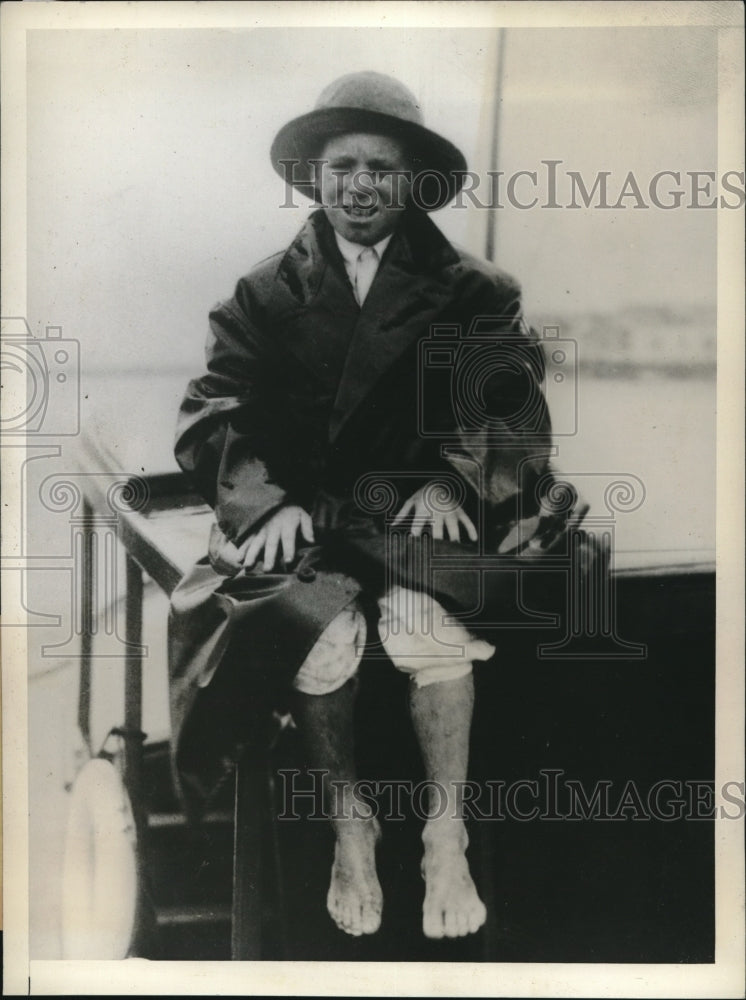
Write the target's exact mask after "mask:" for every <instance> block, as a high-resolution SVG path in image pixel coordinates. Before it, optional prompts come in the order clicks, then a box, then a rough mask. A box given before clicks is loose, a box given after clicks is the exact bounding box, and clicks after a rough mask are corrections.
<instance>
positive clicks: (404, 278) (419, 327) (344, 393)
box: [272, 210, 460, 441]
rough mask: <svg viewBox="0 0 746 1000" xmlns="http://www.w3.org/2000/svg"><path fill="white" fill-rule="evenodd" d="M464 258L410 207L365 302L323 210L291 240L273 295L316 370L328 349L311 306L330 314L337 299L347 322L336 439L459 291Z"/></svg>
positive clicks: (293, 340)
mask: <svg viewBox="0 0 746 1000" xmlns="http://www.w3.org/2000/svg"><path fill="white" fill-rule="evenodd" d="M459 261H460V257H459V255H458V253H457V252H456V250H455V249H454V248H453V247H452V246H451V244H450V243H449V242H448V240H447V239H446V238H445V236H443V234H442V233H441V232H440V230H439V229H438V228H437V226H435V224H434V223H433V222H431V221H430V219H429V218H428V217H427V216H426V215H425V214H424V213H422V212H420V211H417V210H411V211H408V212H407V213H406V214H405V217H404V219H403V221H402V224H401V225H400V227H399V228H398V229H397V231H396V232H395V233H394V237H393V239H392V240H391V242H390V243H389V245H388V247H387V248H386V252H385V254H384V257H383V259H382V261H381V264H380V267H379V269H378V272H377V274H376V277H375V280H374V282H373V285H372V286H371V289H370V291H369V292H368V295H367V297H366V299H365V303H364V306H363V307H362V309H361V308H360V307H359V306H358V305H357V303H356V301H355V298H354V294H353V291H352V287H351V285H350V283H349V280H348V278H347V275H346V272H345V268H344V262H343V260H342V256H341V254H340V252H339V248H338V246H337V243H336V240H335V239H334V233H333V230H332V228H331V226H330V225H329V222H328V221H327V219H326V216H325V214H324V212H323V211H322V210H319V211H317V212H314V213H313V215H311V217H310V218H309V219H308V221H307V222H306V224H305V225H304V226H303V228H302V229H301V231H300V232H299V233H298V235H297V237H296V238H295V240H293V242H292V244H291V245H290V247H289V248H288V250H287V252H286V253H285V255H284V256H283V258H282V260H281V262H280V265H279V268H278V270H277V276H276V280H275V284H274V289H273V296H272V304H273V307H274V308H273V313H274V315H275V316H276V317H277V318H278V319H279V320H280V322H279V324H278V327H279V330H280V332H281V335H282V334H283V328H284V331H285V332H286V333H287V337H286V342H287V346H288V347H289V348H290V349H291V350H292V351H293V353H294V354H296V356H297V357H299V359H300V360H301V361H302V362H303V363H304V364H305V365H306V367H308V368H309V369H310V370H311V371H314V370H315V369H317V366H318V363H319V361H318V359H319V357H320V356H321V354H322V353H323V352H320V351H319V345H318V344H317V343H314V337H313V326H314V317H313V313H314V312H315V311H317V312H319V313H323V314H327V313H328V309H329V307H330V305H332V304H333V307H334V309H335V313H336V316H337V317H338V324H339V325H340V326H341V327H345V326H346V327H347V330H346V331H345V342H346V344H347V345H348V346H347V356H346V360H345V363H344V368H343V370H342V375H341V378H340V381H339V386H338V390H337V395H336V399H335V402H334V409H333V413H332V417H331V422H330V437H331V440H332V441H333V440H334V439H335V438H336V437H337V436H338V435H339V433H340V432H341V430H342V428H343V427H344V426H345V425H346V423H347V421H348V420H349V418H350V416H351V415H352V414H353V413H354V412H355V411H356V410H357V408H358V407H359V405H360V404H361V403H362V401H363V400H364V399H365V397H366V396H367V395H368V394H369V392H370V391H371V390H372V388H373V387H374V386H375V384H376V383H377V382H378V380H379V379H380V378H381V376H382V375H383V374H384V373H385V372H386V371H387V370H388V369H389V368H390V367H391V365H392V364H393V363H394V362H395V361H396V360H397V359H398V358H399V357H400V356H401V355H402V353H403V352H404V351H405V350H406V349H407V348H408V347H409V346H410V345H411V344H412V343H413V342H414V341H415V340H417V339H418V338H419V337H422V336H423V335H425V334H427V331H428V328H429V325H430V323H431V322H433V320H435V319H436V318H437V316H438V315H439V313H440V312H441V311H442V309H443V308H444V306H445V305H446V304H447V302H448V301H449V299H450V298H451V297H452V295H453V281H454V268H453V265H456V264H458V263H459ZM283 320H284V322H283ZM317 373H318V372H317Z"/></svg>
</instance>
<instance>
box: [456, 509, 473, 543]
mask: <svg viewBox="0 0 746 1000" xmlns="http://www.w3.org/2000/svg"><path fill="white" fill-rule="evenodd" d="M456 517H457V518H458V519H459V521H460V522H461V524H463V526H464V527H465V528H466V534H467V535H468V536H469V538H471V540H472V542H476V540H477V529H476V528H475V527H474V522H473V521H472V519H471V518H470V517H469V515H468V514H467V513H466V512H465V511H463V510H462V509H461V508H460V507H459V508H458V510H457V511H456Z"/></svg>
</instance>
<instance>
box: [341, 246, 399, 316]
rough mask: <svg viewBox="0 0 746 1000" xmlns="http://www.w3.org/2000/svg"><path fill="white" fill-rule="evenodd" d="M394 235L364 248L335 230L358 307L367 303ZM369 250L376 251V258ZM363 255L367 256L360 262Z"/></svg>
mask: <svg viewBox="0 0 746 1000" xmlns="http://www.w3.org/2000/svg"><path fill="white" fill-rule="evenodd" d="M393 235H394V234H393V233H389V235H388V236H384V238H383V239H382V240H379V241H378V243H376V244H375V245H374V246H372V247H364V246H362V245H361V244H360V243H352V242H351V241H350V240H346V239H345V238H344V236H340V235H339V233H338V232H337V231H336V229H335V230H334V238H335V239H336V241H337V246H338V247H339V252H340V253H341V254H342V259H343V260H344V265H345V270H346V271H347V276H348V277H349V279H350V284H351V285H352V288H353V290H354V292H355V298H356V299H357V301H358V305H361V306H362V304H363V302H364V301H365V297H366V295H367V294H368V291H369V289H370V286H371V285H372V283H373V278H374V277H375V275H376V271H377V270H378V267H379V265H380V263H381V258H382V257H383V254H384V251H385V249H386V247H387V246H388V245H389V242H390V241H391V237H392V236H393ZM367 250H372V251H374V254H375V256H373V257H372V258H371V255H370V254H367V253H366V251H367ZM361 254H364V255H365V256H364V257H363V260H362V261H361V260H360V256H361Z"/></svg>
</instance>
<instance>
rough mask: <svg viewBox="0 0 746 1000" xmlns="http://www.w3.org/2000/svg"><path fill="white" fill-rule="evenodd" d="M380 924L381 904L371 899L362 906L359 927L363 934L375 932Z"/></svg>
mask: <svg viewBox="0 0 746 1000" xmlns="http://www.w3.org/2000/svg"><path fill="white" fill-rule="evenodd" d="M380 926H381V906H380V904H379V903H378V902H377V901H371V902H370V903H369V904H368V905H367V906H363V910H362V916H361V921H360V927H361V930H362V932H363V934H375V932H376V931H377V930H378V928H379V927H380Z"/></svg>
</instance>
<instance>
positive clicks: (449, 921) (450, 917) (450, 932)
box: [443, 909, 458, 937]
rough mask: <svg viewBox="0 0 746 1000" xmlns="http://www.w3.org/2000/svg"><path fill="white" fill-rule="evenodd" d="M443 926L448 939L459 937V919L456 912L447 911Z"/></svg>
mask: <svg viewBox="0 0 746 1000" xmlns="http://www.w3.org/2000/svg"><path fill="white" fill-rule="evenodd" d="M443 925H444V927H445V933H446V937H458V917H457V914H456V912H455V911H454V910H452V909H448V910H446V911H445V920H444V921H443Z"/></svg>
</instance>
